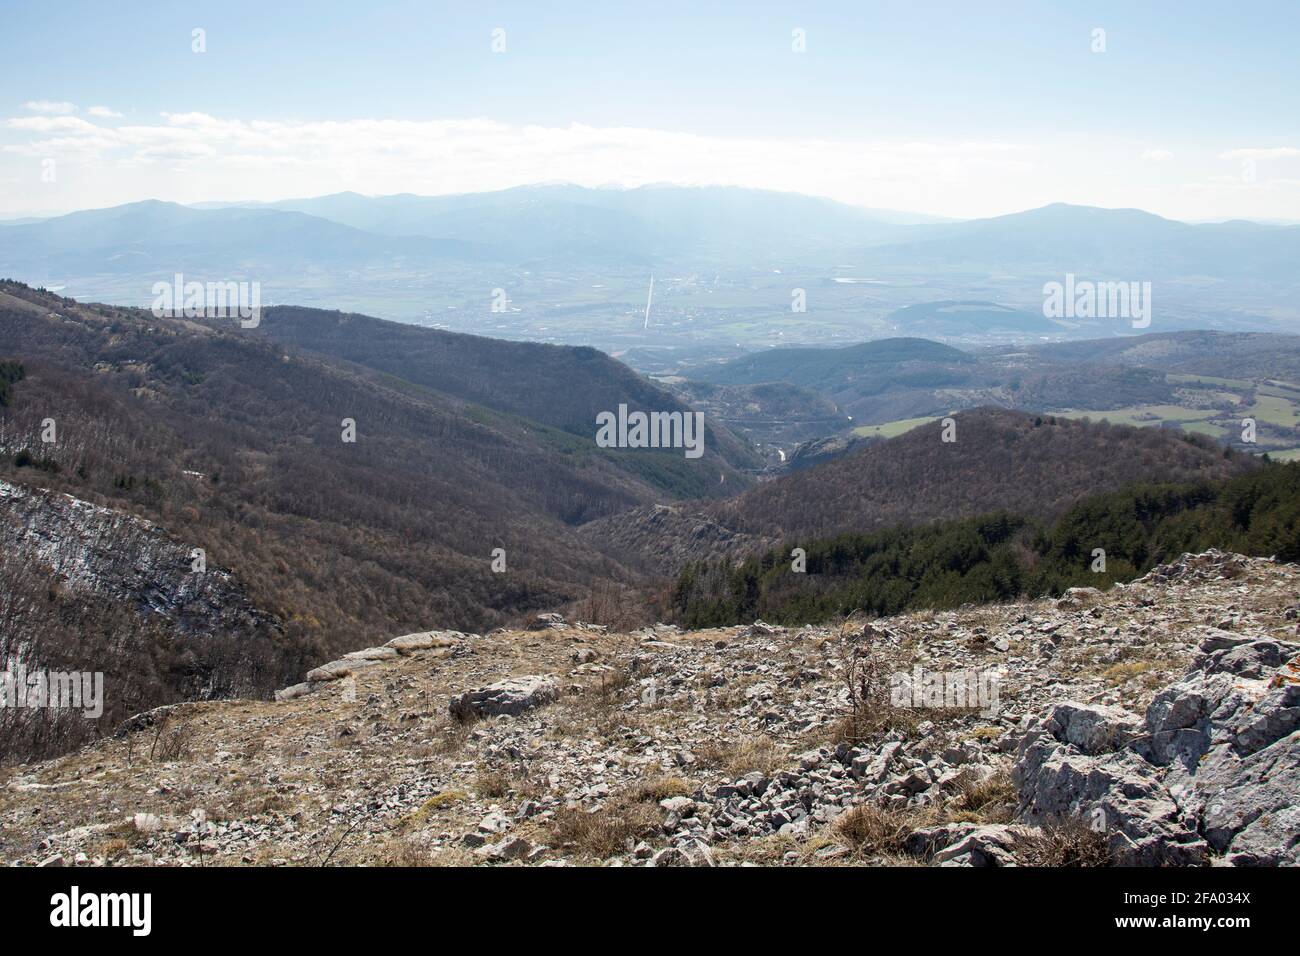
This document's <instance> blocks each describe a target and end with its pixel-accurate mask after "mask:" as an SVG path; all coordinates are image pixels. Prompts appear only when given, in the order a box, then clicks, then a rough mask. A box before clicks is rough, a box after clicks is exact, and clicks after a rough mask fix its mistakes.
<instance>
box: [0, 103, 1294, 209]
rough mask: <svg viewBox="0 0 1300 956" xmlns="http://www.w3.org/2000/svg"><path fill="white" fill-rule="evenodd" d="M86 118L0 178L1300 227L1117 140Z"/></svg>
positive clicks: (1213, 151) (1191, 168) (1287, 201)
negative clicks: (727, 201)
mask: <svg viewBox="0 0 1300 956" xmlns="http://www.w3.org/2000/svg"><path fill="white" fill-rule="evenodd" d="M86 116H87V118H85V119H83V118H81V117H79V116H70V115H49V114H45V115H39V116H21V117H16V118H11V119H8V120H0V174H4V175H8V174H15V175H18V176H20V177H21V178H22V179H23V181H25V182H26V181H34V182H36V183H40V180H39V171H40V167H39V162H40V161H43V160H45V159H49V158H53V159H57V160H58V161H59V162H60V164H64V163H67V164H69V167H66V168H69V169H70V172H69V174H68V175H66V176H64V175H61V176H60V177H59V180H58V184H57V186H56V187H52V189H53V190H55V191H57V195H58V197H59V198H58V202H59V203H60V204H61V205H62V206H63V207H65V208H87V207H95V206H108V205H114V204H117V203H122V202H130V201H134V200H138V199H145V198H156V199H167V200H172V201H176V202H197V201H202V200H237V199H252V200H273V199H282V198H284V197H286V196H306V195H322V194H325V193H331V192H338V191H340V190H343V189H355V190H358V191H361V192H368V193H397V192H412V193H418V194H423V195H437V194H445V193H459V192H477V191H483V190H493V189H504V188H507V187H510V186H518V185H522V184H526V183H537V182H557V181H564V182H573V183H577V184H579V185H586V186H605V185H620V186H638V185H643V184H646V183H677V184H682V185H711V184H717V185H732V186H745V187H751V188H761V189H773V190H782V191H789V192H799V193H805V194H810V195H820V196H827V197H830V198H832V199H837V200H839V201H841V202H847V203H853V204H857V205H863V206H875V207H882V208H892V209H905V210H910V211H914V212H923V213H937V214H941V215H949V216H959V217H975V216H989V215H998V214H1001V213H1006V212H1011V211H1015V210H1018V209H1028V208H1032V207H1034V206H1041V205H1045V204H1047V203H1051V202H1073V203H1080V204H1085V205H1098V206H1112V207H1129V206H1137V207H1140V208H1145V209H1150V210H1151V211H1153V212H1158V213H1160V214H1162V215H1167V216H1171V217H1174V218H1192V219H1208V218H1233V217H1243V218H1249V217H1273V218H1276V217H1278V216H1289V217H1292V218H1297V219H1300V191H1297V190H1295V189H1294V187H1292V186H1290V185H1289V183H1288V182H1285V181H1276V182H1275V185H1274V186H1271V187H1268V188H1267V189H1266V188H1265V183H1266V181H1267V180H1266V178H1265V177H1264V176H1262V175H1261V176H1260V177H1259V180H1258V181H1257V182H1254V183H1253V185H1251V184H1246V183H1244V182H1243V181H1240V180H1239V181H1236V182H1233V181H1232V180H1231V179H1229V180H1226V181H1225V182H1224V183H1223V184H1222V185H1221V186H1218V187H1211V188H1208V189H1205V190H1200V189H1189V187H1188V179H1190V180H1191V181H1193V182H1195V181H1197V180H1198V179H1199V180H1200V181H1201V182H1206V181H1207V180H1206V178H1205V177H1207V176H1213V175H1216V174H1218V173H1221V172H1223V171H1224V170H1223V166H1222V161H1221V160H1220V159H1217V156H1218V155H1219V153H1220V149H1221V147H1205V146H1202V147H1200V148H1199V149H1198V148H1197V147H1196V146H1194V145H1191V146H1186V147H1181V146H1180V147H1179V148H1178V150H1177V152H1178V157H1179V161H1180V162H1181V163H1182V164H1183V165H1185V166H1187V168H1186V170H1185V172H1186V174H1187V177H1188V179H1184V178H1183V177H1182V176H1179V177H1176V179H1177V181H1175V178H1169V177H1167V181H1165V180H1161V181H1155V182H1153V181H1151V180H1150V178H1149V177H1146V178H1145V179H1144V177H1142V176H1138V175H1135V174H1136V173H1137V172H1138V171H1139V170H1141V169H1142V167H1143V166H1144V165H1145V164H1148V163H1170V164H1171V165H1172V162H1171V161H1172V160H1173V159H1174V157H1173V154H1172V153H1171V152H1170V151H1169V150H1166V149H1163V148H1151V149H1148V150H1145V151H1138V152H1135V151H1134V149H1133V146H1132V144H1131V143H1130V142H1128V141H1127V140H1125V139H1123V138H1121V137H1116V138H1114V139H1111V140H1098V139H1096V138H1095V137H1088V138H1086V139H1083V138H1069V137H1062V138H1059V139H1047V140H1035V141H1018V142H1008V141H969V140H941V139H935V140H924V141H918V140H906V141H898V140H868V139H851V138H848V137H847V136H846V137H845V138H841V139H835V140H831V139H803V138H798V137H795V136H786V137H782V138H776V137H769V138H755V137H749V138H741V137H724V136H715V135H709V134H701V133H689V132H676V131H669V130H662V129H645V128H636V127H594V126H587V125H582V124H577V123H573V124H569V125H560V126H539V125H521V124H512V123H502V122H497V121H494V120H486V119H466V120H398V119H365V118H356V119H345V120H316V121H303V120H274V119H256V120H243V119H233V118H228V117H220V116H213V115H210V114H207V113H200V112H177V113H164V114H161V115H160V116H159V117H158V118H157V119H155V120H152V121H148V122H144V123H137V122H132V123H128V124H126V125H113V123H110V122H108V120H109V119H110V118H109V117H100V116H97V115H95V114H93V113H91V112H90V111H89V110H87V111H86ZM115 122H116V121H115ZM1293 154H1300V150H1294V149H1292V148H1291V147H1278V148H1270V149H1268V150H1244V151H1243V150H1232V151H1230V152H1228V153H1223V154H1222V155H1224V156H1230V157H1237V158H1238V161H1239V162H1243V161H1244V159H1242V158H1241V157H1247V156H1248V157H1252V158H1254V157H1263V156H1265V155H1267V156H1269V157H1281V156H1289V155H1293ZM33 159H36V160H37V161H38V162H37V163H33V162H32V160H33ZM60 168H61V169H63V168H65V167H64V166H62V165H61V166H60ZM1166 168H1168V167H1166ZM82 172H87V173H92V175H81V173H82ZM1247 187H1248V188H1247ZM42 188H44V187H42ZM50 191H51V189H46V192H47V193H48V192H50ZM10 193H12V191H10ZM7 198H9V201H10V203H12V205H11V206H10V207H9V208H5V209H0V212H5V213H8V214H14V215H17V214H22V213H23V212H25V211H26V209H27V208H28V207H26V206H24V205H23V203H29V204H35V203H36V202H37V201H38V199H39V202H40V203H41V204H42V208H45V207H48V206H50V205H51V203H52V200H51V199H50V198H45V197H44V194H42V195H41V196H37V195H27V194H20V195H15V196H12V197H7Z"/></svg>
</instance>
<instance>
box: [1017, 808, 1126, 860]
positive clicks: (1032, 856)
mask: <svg viewBox="0 0 1300 956" xmlns="http://www.w3.org/2000/svg"><path fill="white" fill-rule="evenodd" d="M1017 856H1018V857H1019V858H1020V859H1021V860H1022V861H1023V862H1024V864H1025V865H1026V866H1055V867H1061V866H1066V867H1099V866H1111V865H1112V864H1113V860H1112V858H1111V853H1110V848H1109V840H1108V839H1107V837H1106V834H1105V833H1098V832H1097V831H1095V830H1092V829H1090V828H1089V827H1088V825H1087V824H1085V823H1084V822H1083V821H1082V820H1074V819H1072V820H1067V821H1064V822H1062V823H1057V824H1051V825H1048V826H1045V827H1043V828H1042V829H1041V830H1040V832H1039V833H1037V834H1035V835H1034V836H1033V837H1031V838H1030V839H1029V840H1027V841H1026V842H1025V844H1024V845H1023V846H1022V847H1020V848H1019V849H1018V850H1017Z"/></svg>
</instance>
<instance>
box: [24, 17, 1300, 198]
mask: <svg viewBox="0 0 1300 956" xmlns="http://www.w3.org/2000/svg"><path fill="white" fill-rule="evenodd" d="M0 24H2V25H3V29H2V30H0V218H11V217H18V216H27V215H44V214H51V213H58V212H66V211H70V210H73V209H82V208H98V207H104V206H112V205H117V204H120V203H126V202H133V201H137V200H141V199H164V200H171V201H176V202H186V203H190V202H202V201H235V200H274V199H283V198H290V197H301V196H312V195H321V194H326V193H333V192H340V191H343V190H355V191H357V192H362V193H367V194H376V195H377V194H389V193H398V192H413V193H420V194H428V195H432V194H441V193H455V192H472V191H479V190H487V189H500V188H506V187H510V186H516V185H522V184H526V183H535V182H555V181H565V182H575V183H579V184H582V185H588V186H609V185H622V186H636V185H640V184H643V183H650V182H654V183H661V182H674V183H683V184H727V185H739V186H749V187H756V188H765V189H778V190H787V191H793V192H801V193H807V194H812V195H820V196H827V197H830V198H832V199H837V200H840V201H843V202H847V203H852V204H855V205H861V206H869V207H877V208H885V209H897V210H907V211H911V212H918V213H925V214H930V215H939V216H951V217H957V218H971V217H979V216H991V215H1000V214H1004V213H1009V212H1014V211H1018V210H1022V209H1028V208H1033V207H1036V206H1041V205H1045V204H1047V203H1051V202H1071V203H1080V204H1087V205H1096V206H1107V207H1138V208H1143V209H1147V210H1150V211H1152V212H1156V213H1159V214H1161V215H1165V216H1169V217H1171V218H1179V219H1186V220H1192V221H1199V220H1216V219H1229V218H1252V219H1281V220H1300V56H1298V55H1297V54H1296V50H1297V46H1298V45H1297V40H1298V39H1300V3H1297V2H1295V0H1287V2H1273V0H1261V2H1257V3H1251V4H1224V3H1221V2H1214V3H1210V2H1201V0H1179V2H1159V0H1152V2H1137V0H1127V2H1123V3H1110V2H1089V3H1087V4H1084V3H1070V2H1063V0H1057V2H1046V0H1044V2H1020V0H999V2H989V3H976V2H973V0H966V2H951V3H949V2H927V0H910V2H897V3H894V2H872V0H856V2H843V3H841V2H829V0H828V2H817V3H802V4H795V3H768V2H762V0H755V2H746V3H716V4H702V3H699V2H691V3H679V2H675V0H656V2H654V3H635V4H633V3H627V4H624V3H613V2H604V3H596V2H590V3H588V2H581V3H580V2H567V3H558V2H557V3H547V4H539V3H536V2H532V3H489V2H475V3H472V4H471V3H455V4H452V3H445V4H444V3H436V2H428V0H425V2H383V0H369V2H364V3H361V2H356V3H346V4H345V3H335V2H328V0H317V2H311V3H300V2H287V0H276V2H267V0H259V2H255V3H254V2H246V0H223V2H219V3H207V2H202V3H175V2H167V3H156V2H151V0H130V2H124V3H103V2H83V0H59V2H58V3H56V4H55V3H49V2H47V0H39V2H33V0H4V3H3V9H2V10H0ZM196 31H199V32H196Z"/></svg>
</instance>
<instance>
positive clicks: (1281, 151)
mask: <svg viewBox="0 0 1300 956" xmlns="http://www.w3.org/2000/svg"><path fill="white" fill-rule="evenodd" d="M1293 156H1300V149H1296V148H1295V147H1294V146H1270V147H1267V148H1263V149H1230V150H1228V151H1227V152H1224V153H1220V154H1219V158H1220V159H1288V158H1290V157H1293Z"/></svg>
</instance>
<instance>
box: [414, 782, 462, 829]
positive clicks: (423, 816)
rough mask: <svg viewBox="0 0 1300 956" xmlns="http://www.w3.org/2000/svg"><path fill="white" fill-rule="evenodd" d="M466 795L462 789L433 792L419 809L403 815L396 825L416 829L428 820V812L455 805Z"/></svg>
mask: <svg viewBox="0 0 1300 956" xmlns="http://www.w3.org/2000/svg"><path fill="white" fill-rule="evenodd" d="M467 796H468V794H466V793H465V792H464V791H463V790H444V791H443V792H442V793H435V794H434V795H433V796H432V797H430V798H429V799H428V800H425V801H424V803H422V804H421V805H420V809H418V810H416V811H415V812H414V813H412V814H409V815H408V816H406V817H403V818H402V820H401V822H400V823H398V825H397V827H398V829H399V830H418V829H420V828H421V827H423V826H424V825H425V823H427V822H428V819H429V815H430V814H432V813H435V812H436V811H438V810H441V809H443V808H445V807H452V806H455V805H456V804H457V803H460V802H461V801H462V800H464V799H466V797H467Z"/></svg>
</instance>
